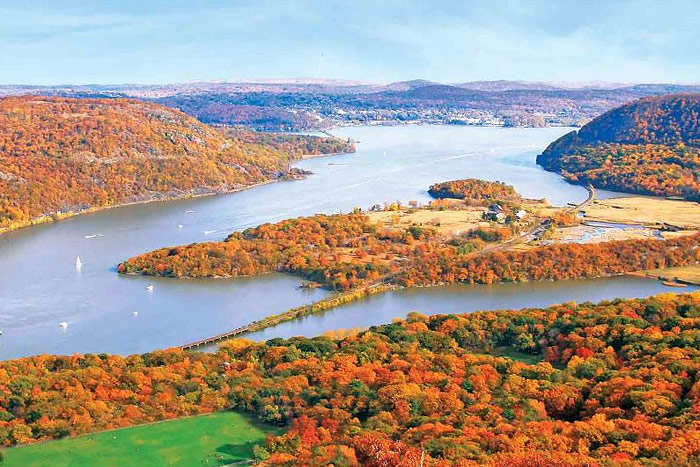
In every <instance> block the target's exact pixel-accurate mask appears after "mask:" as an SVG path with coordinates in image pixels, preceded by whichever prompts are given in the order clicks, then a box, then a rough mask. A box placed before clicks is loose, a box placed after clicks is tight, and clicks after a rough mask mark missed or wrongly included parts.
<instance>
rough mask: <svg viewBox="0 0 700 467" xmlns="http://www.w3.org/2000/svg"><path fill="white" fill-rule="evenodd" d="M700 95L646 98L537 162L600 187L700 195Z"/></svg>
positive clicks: (563, 140) (694, 197) (607, 116)
mask: <svg viewBox="0 0 700 467" xmlns="http://www.w3.org/2000/svg"><path fill="white" fill-rule="evenodd" d="M699 115H700V95H699V94H684V95H674V96H664V97H654V98H647V99H641V100H639V101H636V102H633V103H631V104H627V105H624V106H622V107H619V108H617V109H614V110H611V111H610V112H607V113H606V114H604V115H602V116H600V117H598V118H596V119H594V120H593V121H591V122H590V123H588V124H586V125H584V126H583V127H582V128H581V130H580V131H578V132H572V133H569V134H567V135H565V136H563V137H561V138H559V139H558V140H557V141H555V142H553V143H552V144H551V145H550V146H549V147H548V148H547V149H546V150H545V151H544V153H542V154H541V155H540V156H538V158H537V162H538V163H539V164H541V165H542V166H544V167H545V168H546V169H547V170H552V171H556V172H559V173H561V174H562V175H563V176H564V177H566V178H567V179H568V180H570V181H573V182H578V183H592V184H593V185H595V186H598V187H600V188H607V189H611V190H618V191H625V192H632V193H640V194H648V195H656V196H680V197H683V198H686V199H690V200H695V201H698V200H700V178H699V177H700V175H699V174H700V171H699V170H698V169H699V168H700V116H699Z"/></svg>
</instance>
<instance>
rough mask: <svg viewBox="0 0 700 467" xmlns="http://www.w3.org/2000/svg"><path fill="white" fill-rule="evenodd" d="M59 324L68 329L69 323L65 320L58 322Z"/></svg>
mask: <svg viewBox="0 0 700 467" xmlns="http://www.w3.org/2000/svg"><path fill="white" fill-rule="evenodd" d="M58 325H59V326H60V327H61V328H63V329H66V328H67V327H68V323H67V322H65V321H61V322H60V323H58Z"/></svg>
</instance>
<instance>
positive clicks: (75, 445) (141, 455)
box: [2, 412, 275, 467]
mask: <svg viewBox="0 0 700 467" xmlns="http://www.w3.org/2000/svg"><path fill="white" fill-rule="evenodd" d="M272 432H275V431H274V429H273V428H270V427H267V426H264V425H261V424H259V423H256V422H254V421H252V419H250V418H248V417H246V416H244V415H241V414H238V413H235V412H222V413H216V414H211V415H202V416H198V417H191V418H181V419H178V420H169V421H165V422H160V423H155V424H151V425H142V426H136V427H131V428H124V429H121V430H112V431H103V432H100V433H95V434H91V435H84V436H78V437H74V438H66V439H62V440H58V441H48V442H45V443H38V444H32V445H28V446H21V447H17V448H10V449H5V450H4V451H3V453H4V454H5V462H4V463H3V464H2V465H3V466H5V465H8V466H51V467H60V466H97V465H99V466H132V465H133V466H137V465H138V466H159V465H185V466H196V465H225V464H230V463H232V462H236V461H242V460H246V459H250V458H252V456H253V446H255V445H256V444H259V443H261V442H262V441H263V440H264V439H265V435H266V434H267V433H272Z"/></svg>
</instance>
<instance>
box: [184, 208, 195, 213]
mask: <svg viewBox="0 0 700 467" xmlns="http://www.w3.org/2000/svg"><path fill="white" fill-rule="evenodd" d="M193 212H194V211H193V210H192V209H188V210H187V211H185V214H192V213H193Z"/></svg>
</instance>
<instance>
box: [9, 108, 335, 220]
mask: <svg viewBox="0 0 700 467" xmlns="http://www.w3.org/2000/svg"><path fill="white" fill-rule="evenodd" d="M251 138H252V137H251ZM270 138H272V137H270ZM300 138H301V140H299V139H300ZM260 142H263V143H264V141H260ZM302 143H303V144H305V142H304V141H303V137H298V138H296V139H292V140H289V141H286V142H285V144H284V145H283V148H282V149H283V151H282V152H280V150H278V149H275V148H273V147H270V146H264V145H261V144H253V142H245V141H242V140H241V139H232V138H230V137H229V136H227V135H225V134H224V133H223V132H221V131H219V130H217V129H214V128H211V127H208V126H206V125H204V124H202V123H200V122H198V121H197V120H195V119H194V118H192V117H189V116H187V115H185V114H183V113H181V112H179V111H177V110H173V109H170V108H166V107H162V106H160V105H157V104H152V103H146V102H141V101H135V100H128V99H68V98H49V97H12V98H5V99H0V228H2V227H8V226H13V225H23V224H26V223H28V222H29V221H33V220H36V219H38V218H42V217H49V216H56V215H60V214H62V213H66V212H70V211H73V212H79V211H82V210H85V209H89V208H101V207H106V206H110V205H115V204H122V203H128V202H133V201H144V200H151V199H158V198H164V197H175V196H183V195H196V194H203V193H215V192H224V191H230V190H233V189H237V188H241V187H244V186H248V185H251V184H254V183H259V182H263V181H267V180H271V179H275V178H277V177H280V176H282V175H284V174H285V173H286V172H287V170H288V169H289V163H290V160H292V159H294V158H298V155H299V152H303V150H302V149H301V144H302ZM325 144H326V143H325V142H324V141H323V140H318V141H317V140H314V142H313V143H312V148H314V149H317V150H323V149H325V146H324V145H325ZM334 144H336V146H337V143H334ZM343 144H345V143H343ZM280 146H282V145H280ZM332 147H333V146H332ZM285 151H286V152H285Z"/></svg>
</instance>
